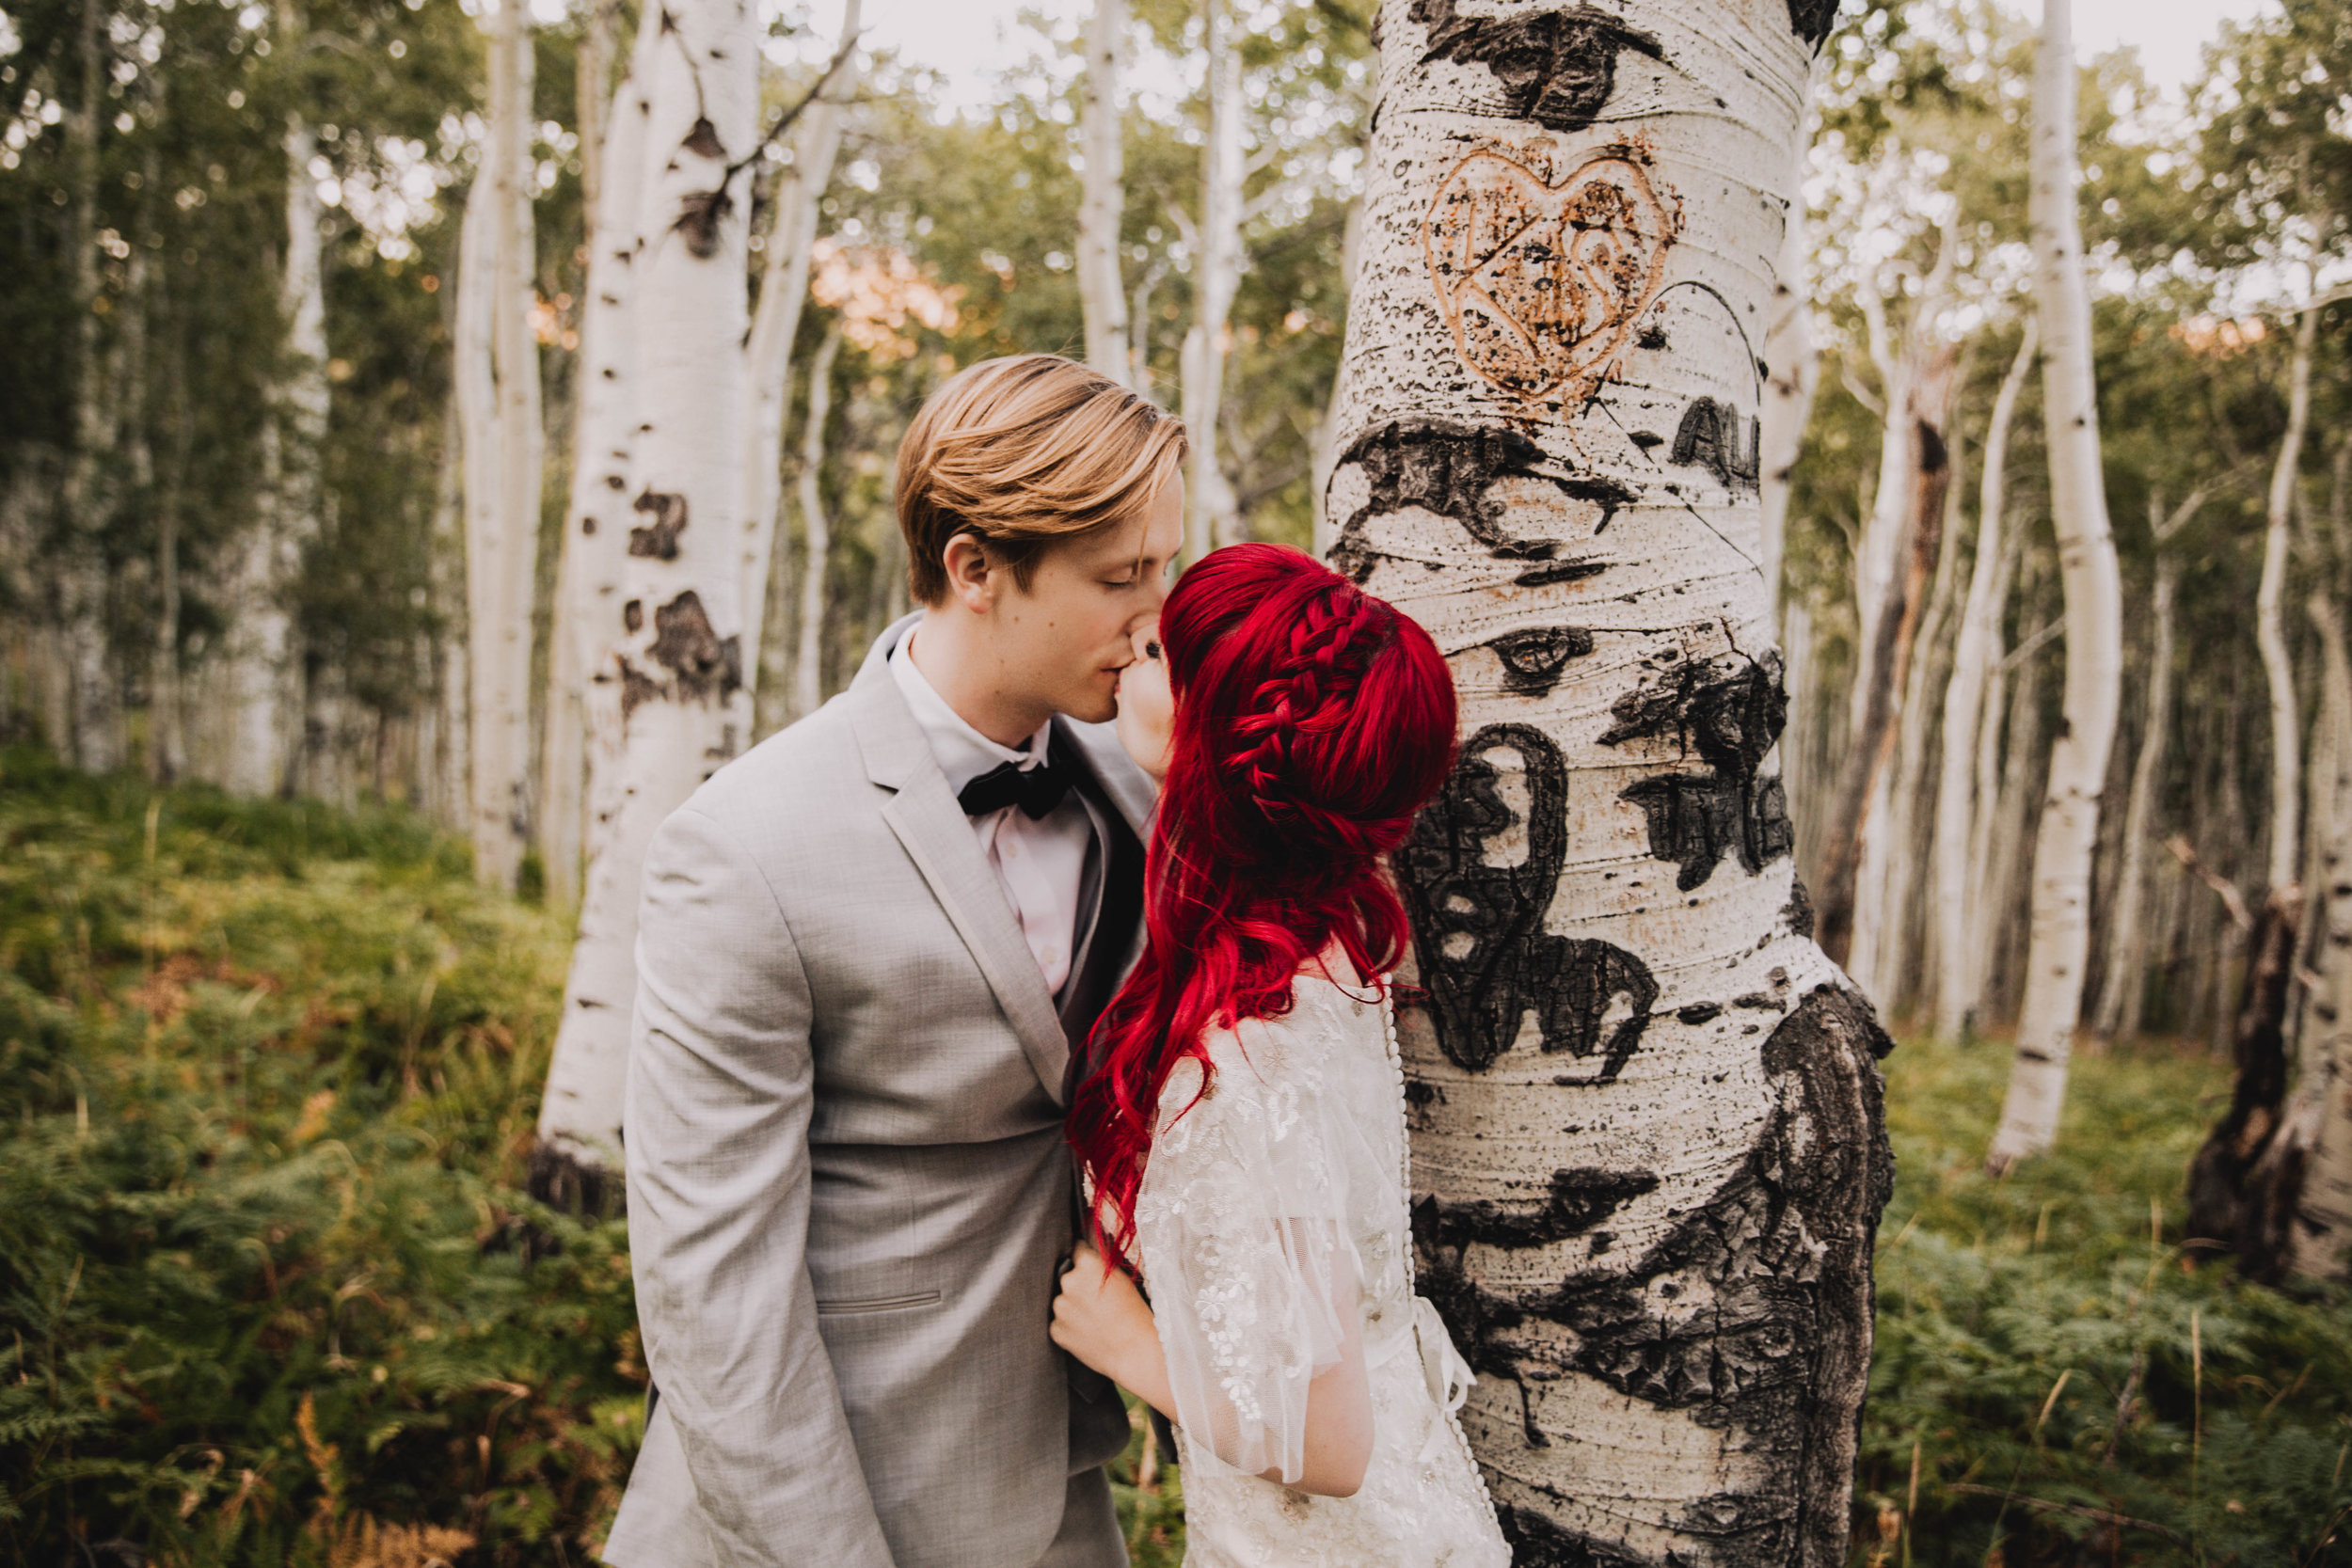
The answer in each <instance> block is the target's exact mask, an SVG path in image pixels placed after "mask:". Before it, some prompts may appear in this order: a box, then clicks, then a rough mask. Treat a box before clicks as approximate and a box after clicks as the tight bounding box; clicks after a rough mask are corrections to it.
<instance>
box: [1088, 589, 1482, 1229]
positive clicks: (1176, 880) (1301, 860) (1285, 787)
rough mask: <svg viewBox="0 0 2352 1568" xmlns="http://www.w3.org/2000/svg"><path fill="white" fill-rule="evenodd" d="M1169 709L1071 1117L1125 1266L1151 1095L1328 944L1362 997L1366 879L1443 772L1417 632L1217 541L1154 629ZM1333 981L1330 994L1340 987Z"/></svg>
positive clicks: (1394, 942)
mask: <svg viewBox="0 0 2352 1568" xmlns="http://www.w3.org/2000/svg"><path fill="white" fill-rule="evenodd" d="M1160 641H1161V644H1162V646H1163V647H1164V648H1165V649H1166V651H1167V657H1168V681H1169V685H1170V688H1171V689H1172V690H1173V691H1174V693H1175V696H1176V721H1175V732H1174V736H1173V741H1172V745H1171V748H1170V751H1169V756H1168V782H1167V784H1166V786H1165V787H1164V788H1163V790H1162V791H1161V795H1160V809H1159V815H1158V816H1157V817H1156V818H1155V819H1154V823H1153V828H1152V843H1151V847H1150V850H1149V855H1148V858H1147V862H1146V870H1145V878H1146V892H1145V904H1144V924H1145V928H1146V932H1147V936H1148V939H1149V940H1148V941H1147V942H1146V944H1145V947H1144V953H1143V957H1142V958H1141V960H1140V961H1139V962H1137V964H1136V970H1135V973H1134V974H1132V975H1130V976H1129V977H1128V980H1127V983H1126V985H1125V986H1124V987H1123V988H1122V989H1121V990H1120V993H1119V995H1118V996H1117V997H1116V998H1115V999H1114V1000H1113V1001H1112V1003H1111V1005H1110V1006H1109V1007H1108V1008H1107V1009H1106V1010H1105V1011H1104V1015H1103V1019H1102V1022H1100V1023H1098V1024H1097V1025H1096V1027H1095V1031H1094V1037H1093V1039H1092V1041H1091V1042H1090V1044H1091V1050H1092V1053H1093V1058H1094V1060H1093V1070H1092V1071H1091V1072H1090V1073H1089V1075H1088V1076H1087V1078H1086V1079H1085V1081H1084V1082H1083V1083H1082V1084H1081V1085H1080V1086H1079V1089H1078V1092H1077V1095H1076V1096H1075V1098H1074V1099H1073V1101H1072V1104H1071V1109H1070V1120H1069V1136H1070V1142H1071V1147H1072V1148H1073V1149H1074V1150H1075V1151H1076V1153H1077V1156H1078V1159H1079V1162H1080V1164H1081V1165H1082V1166H1083V1168H1084V1169H1085V1170H1086V1172H1087V1173H1088V1175H1089V1178H1090V1179H1091V1180H1092V1182H1093V1187H1094V1193H1095V1202H1094V1204H1093V1210H1092V1215H1093V1228H1094V1232H1095V1238H1096V1240H1097V1242H1098V1243H1100V1244H1101V1245H1102V1247H1103V1251H1104V1255H1105V1256H1107V1257H1112V1258H1118V1259H1122V1260H1128V1259H1132V1256H1133V1252H1132V1249H1133V1243H1134V1238H1135V1198H1136V1189H1137V1188H1138V1187H1139V1186H1140V1185H1141V1183H1142V1180H1143V1167H1144V1163H1145V1161H1146V1160H1147V1159H1148V1158H1149V1156H1150V1153H1151V1145H1152V1128H1153V1124H1154V1122H1155V1120H1156V1119H1157V1114H1158V1107H1159V1097H1160V1088H1161V1085H1164V1084H1165V1083H1166V1082H1167V1080H1168V1070H1169V1069H1171V1068H1173V1067H1174V1066H1175V1064H1176V1063H1177V1062H1178V1061H1180V1060H1182V1059H1183V1058H1184V1057H1186V1056H1191V1057H1194V1058H1195V1059H1197V1060H1199V1061H1200V1065H1201V1069H1202V1071H1203V1074H1204V1077H1203V1080H1202V1085H1203V1092H1205V1091H1206V1086H1207V1078H1206V1076H1205V1074H1207V1073H1208V1072H1209V1071H1210V1070H1211V1069H1210V1064H1209V1061H1208V1057H1207V1047H1206V1041H1205V1037H1206V1034H1207V1032H1208V1031H1209V1030H1211V1029H1214V1028H1220V1027H1230V1026H1231V1025H1232V1024H1234V1023H1236V1022H1240V1021H1241V1020H1243V1019H1249V1018H1275V1017H1279V1016H1280V1015H1281V1014H1282V1013H1284V1012H1287V1011H1288V1010H1289V1008H1290V1005H1291V988H1292V981H1293V977H1294V976H1295V975H1296V974H1297V973H1298V971H1299V968H1300V966H1301V965H1302V964H1304V963H1306V962H1307V961H1309V960H1310V959H1311V958H1314V957H1315V956H1316V955H1317V954H1319V953H1321V952H1323V951H1324V949H1325V948H1327V946H1329V945H1330V944H1331V943H1332V942H1338V943H1339V945H1340V947H1341V949H1342V950H1343V952H1345V954H1346V955H1347V958H1348V961H1349V963H1351V964H1352V965H1353V966H1354V968H1355V970H1356V974H1355V976H1354V977H1355V978H1356V979H1357V980H1359V981H1360V982H1363V983H1365V984H1377V983H1378V982H1379V980H1380V978H1381V976H1383V975H1385V974H1387V973H1388V971H1389V969H1390V968H1391V967H1392V966H1393V965H1394V964H1395V962H1396V961H1397V959H1398V958H1400V957H1402V956H1403V953H1404V948H1405V939H1406V925H1405V911H1404V907H1403V906H1402V905H1401V904H1400V903H1399V902H1398V900H1397V896H1396V893H1395V890H1394V889H1393V888H1392V887H1391V885H1390V882H1389V879H1388V878H1387V876H1386V875H1385V874H1384V872H1383V870H1382V864H1383V862H1384V860H1385V859H1386V857H1387V856H1389V855H1390V854H1391V853H1392V852H1394V850H1395V849H1396V848H1397V847H1398V846H1399V845H1401V844H1403V843H1404V841H1405V836H1406V833H1407V832H1409V831H1410V830H1411V827H1412V819H1413V814H1414V813H1415V812H1417V811H1419V810H1420V809H1421V806H1422V802H1423V801H1425V800H1428V799H1429V798H1430V796H1432V795H1434V794H1435V793H1437V790H1438V786H1439V785H1440V784H1443V783H1444V781H1445V776H1446V773H1447V771H1448V770H1449V769H1450V768H1452V766H1453V756H1454V682H1453V679H1452V677H1451V676H1450V675H1449V674H1448V673H1447V671H1446V667H1445V660H1444V658H1443V657H1441V656H1440V655H1439V654H1438V650H1437V647H1436V645H1435V644H1434V643H1432V642H1431V641H1429V636H1428V634H1427V633H1426V632H1424V631H1422V629H1421V627H1420V626H1416V625H1414V623H1413V622H1412V621H1410V620H1408V619H1407V618H1406V617H1405V616H1404V615H1402V614H1400V613H1399V612H1398V611H1397V610H1395V609H1393V608H1392V607H1391V606H1390V605H1388V604H1385V603H1383V602H1382V601H1381V600H1379V599H1375V598H1374V597H1372V596H1371V595H1370V594H1365V593H1364V592H1362V591H1361V590H1360V589H1359V588H1357V587H1356V586H1355V585H1354V584H1353V583H1351V582H1349V581H1348V580H1347V579H1346V578H1343V577H1341V576H1339V575H1338V574H1337V573H1335V572H1331V571H1329V570H1327V569H1326V568H1325V567H1323V566H1321V565H1318V564H1317V563H1316V562H1314V561H1312V560H1311V559H1310V558H1309V557H1307V556H1305V555H1302V554H1301V553H1299V552H1298V551H1296V550H1293V549H1286V548H1283V547H1281V546H1275V545H1235V546H1230V547H1228V548H1226V549H1221V550H1217V551H1216V552H1214V553H1212V554H1210V555H1209V556H1207V557H1205V558H1203V559H1202V560H1201V561H1200V562H1199V563H1198V564H1197V565H1195V566H1194V567H1193V568H1192V569H1191V570H1190V571H1188V572H1186V573H1185V574H1184V578H1182V580H1180V581H1179V582H1178V583H1177V584H1176V587H1175V589H1174V591H1173V592H1171V593H1170V594H1168V603H1167V605H1166V606H1165V608H1163V610H1161V612H1160ZM1342 978H1346V977H1345V976H1342Z"/></svg>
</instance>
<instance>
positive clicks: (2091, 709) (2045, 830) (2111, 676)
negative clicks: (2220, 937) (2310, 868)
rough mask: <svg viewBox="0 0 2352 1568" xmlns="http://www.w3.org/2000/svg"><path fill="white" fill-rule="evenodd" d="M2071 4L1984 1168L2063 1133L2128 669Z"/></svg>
mask: <svg viewBox="0 0 2352 1568" xmlns="http://www.w3.org/2000/svg"><path fill="white" fill-rule="evenodd" d="M2073 10H2074V0H2043V3H2042V48H2041V52H2040V54H2039V55H2038V56H2037V58H2036V61H2035V65H2034V105H2033V163H2034V167H2033V198H2032V225H2033V241H2034V251H2035V262H2036V277H2035V293H2036V296H2037V297H2036V304H2037V306H2038V307H2039V309H2040V311H2041V315H2042V324H2043V327H2044V329H2045V330H2046V331H2047V332H2048V334H2049V352H2048V354H2047V355H2046V356H2044V357H2043V359H2042V403H2043V419H2044V428H2045V430H2046V432H2047V435H2046V440H2047V444H2048V448H2049V464H2050V512H2051V518H2052V521H2053V522H2054V523H2055V525H2056V527H2057V531H2058V573H2059V580H2060V583H2061V585H2062V586H2063V588H2064V591H2065V595H2066V695H2065V719H2064V721H2063V722H2062V723H2061V724H2060V725H2059V727H2058V739H2057V741H2056V743H2055V744H2054V745H2053V747H2052V749H2051V752H2050V781H2049V784H2048V792H2047V795H2046V798H2045V799H2044V801H2043V804H2042V824H2041V829H2040V832H2038V834H2037V835H2036V839H2035V844H2034V867H2033V915H2032V926H2031V931H2032V935H2031V938H2030V941H2029V942H2028V945H2027V950H2026V994H2025V1000H2024V1001H2023V1002H2022V1003H2021V1004H2020V1005H2019V1008H2018V1018H2017V1055H2016V1061H2015V1062H2014V1064H2013V1065H2012V1066H2011V1068H2010V1083H2009V1094H2008V1097H2007V1098H2006V1100H2005V1101H2003V1103H2002V1107H2001V1123H2000V1126H1999V1127H1998V1128H1997V1129H1995V1131H1994V1134H1993V1145H1992V1148H1990V1150H1988V1151H1987V1153H1986V1156H1985V1162H1986V1164H1987V1165H1988V1167H1990V1168H1992V1169H1994V1170H1996V1171H1997V1170H2006V1169H2007V1168H2008V1167H2009V1166H2010V1165H2011V1164H2015V1163H2016V1162H2017V1161H2019V1160H2021V1159H2024V1158H2026V1157H2027V1156H2030V1155H2034V1154H2039V1153H2042V1152H2043V1151H2044V1150H2046V1149H2048V1148H2050V1147H2051V1146H2052V1145H2053V1144H2054V1143H2055V1142H2056V1141H2057V1139H2058V1112H2059V1110H2060V1108H2061V1107H2062V1106H2063V1104H2064V1103H2065V1100H2066V1065H2067V1056H2068V1053H2069V1052H2070V1050H2071V1049H2072V1047H2073V1045H2074V1029H2075V1025H2076V1023H2077V1022H2078V1021H2079V1020H2080V1018H2081V1016H2082V993H2083V970H2084V964H2085V960H2086V958H2088V957H2089V955H2090V869H2091V855H2092V851H2093V849H2094V848H2095V847H2096V846H2097V844H2098V841H2099V803H2100V793H2101V791H2103V790H2104V789H2105V788H2106V774H2107V752H2108V749H2109V748H2110V747H2111V746H2112V745H2113V744H2114V741H2115V720H2116V708H2117V704H2118V701H2119V697H2120V692H2121V688H2122V675H2123V619H2122V581H2121V578H2120V575H2119V573H2118V571H2117V567H2116V560H2115V536H2114V533H2113V531H2111V530H2110V529H2109V528H2108V526H2107V502H2106V486H2105V478H2104V475H2103V473H2102V471H2101V467H2100V459H2099V404H2098V388H2097V386H2096V385H2095V383H2094V382H2093V379H2092V374H2091V362H2090V353H2091V341H2090V284H2089V279H2088V271H2087V268H2086V266H2085V264H2084V261H2083V247H2082V233H2081V229H2080V226H2079V224H2078V222H2077V220H2076V216H2075V212H2074V202H2075V187H2076V183H2077V181H2078V180H2079V178H2080V171H2079V170H2078V169H2077V168H2076V166H2075V158H2074V88H2075V82H2074V32H2073V28H2074V20H2073Z"/></svg>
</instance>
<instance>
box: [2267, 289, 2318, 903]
mask: <svg viewBox="0 0 2352 1568" xmlns="http://www.w3.org/2000/svg"><path fill="white" fill-rule="evenodd" d="M2318 333H2319V309H2318V307H2317V306H2315V305H2314V306H2312V307H2308V308H2306V309H2304V310H2303V312H2302V314H2301V316H2300V317H2299V318H2298V319H2297V320H2296V326H2295V351H2294V354H2293V355H2292V356H2291V357H2290V359H2289V361H2288V372H2287V428H2286V434H2285V436H2283V437H2281V438H2280V442H2279V457H2278V461H2277V462H2276V463H2275V464H2274V465H2273V466H2272V467H2271V470H2270V493H2269V496H2268V504H2267V506H2266V508H2265V512H2266V518H2265V527H2264V530H2263V575H2262V584H2261V586H2260V587H2259V588H2258V589H2257V590H2256V592H2255V594H2254V646H2255V647H2256V648H2257V649H2258V650H2260V652H2261V654H2262V660H2263V676H2264V679H2265V682H2266V683H2267V684H2268V686H2269V689H2270V857H2269V869H2268V884H2267V885H2268V886H2269V888H2270V889H2271V890H2272V891H2273V892H2276V891H2278V890H2280V889H2284V888H2287V887H2290V886H2293V885H2295V884H2296V879H2297V878H2298V876H2299V874H2300V872H2301V870H2302V862H2303V843H2302V820H2301V811H2302V806H2303V752H2302V734H2303V713H2302V707H2301V705H2299V704H2298V703H2297V702H2296V696H2295V663H2294V659H2293V657H2292V656H2291V655H2290V654H2289V652H2288V650H2287V637H2286V615H2285V610H2284V606H2283V601H2284V598H2285V594H2286V578H2287V557H2288V555H2289V553H2290V552H2291V551H2292V549H2293V547H2294V534H2293V528H2294V518H2295V483H2296V473H2297V471H2298V470H2299V469H2300V467H2301V466H2302V460H2303V436H2304V433H2305V431H2306V430H2308V429H2309V428H2310V425H2311V413H2312V348H2313V346H2314V344H2315V343H2316V341H2317V338H2318Z"/></svg>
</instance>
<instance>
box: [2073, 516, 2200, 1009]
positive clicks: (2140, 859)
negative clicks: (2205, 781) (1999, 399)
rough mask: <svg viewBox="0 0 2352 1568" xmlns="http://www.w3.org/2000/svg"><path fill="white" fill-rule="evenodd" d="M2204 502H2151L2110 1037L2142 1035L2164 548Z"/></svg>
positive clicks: (2166, 623)
mask: <svg viewBox="0 0 2352 1568" xmlns="http://www.w3.org/2000/svg"><path fill="white" fill-rule="evenodd" d="M2204 499H2205V498H2204V492H2203V491H2202V490H2200V491H2197V492H2195V493H2194V494H2192V495H2191V496H2190V497H2189V498H2188V499H2187V500H2186V501H2185V502H2183V503H2182V505H2181V506H2180V508H2179V509H2178V510H2176V511H2175V512H2173V513H2172V514H2171V515H2170V517H2169V519H2168V518H2167V516H2166V515H2165V513H2164V507H2163V503H2162V502H2161V501H2160V500H2158V499H2156V498H2154V497H2151V498H2150V499H2149V502H2148V531H2149V535H2150V537H2151V538H2152V539H2153V541H2154V542H2155V552H2156V581H2155V589H2154V593H2153V595H2152V600H2151V605H2150V615H2151V617H2152V619H2153V623H2154V624H2153V628H2152V630H2151V633H2150V639H2149V648H2148V705H2147V718H2146V720H2145V721H2144V722H2143V723H2142V725H2141V729H2140V736H2139V752H2138V754H2137V755H2136V756H2135V757H2133V759H2132V783H2131V789H2130V792H2129V793H2128V794H2127V795H2126V796H2125V797H2124V804H2123V833H2122V843H2121V844H2120V845H2119V846H2118V853H2119V854H2120V855H2121V857H2122V865H2121V868H2120V869H2119V870H2118V872H2117V873H2116V879H2115V909H2114V912H2113V913H2112V914H2111V915H2110V916H2109V917H2108V924H2107V953H2106V962H2105V963H2104V964H2103V965H2102V966H2101V977H2100V983H2099V1005H2098V1006H2097V1007H2096V1008H2095V1009H2094V1010H2093V1011H2092V1013H2091V1020H2092V1022H2091V1028H2092V1031H2093V1032H2094V1033H2095V1034H2097V1035H2099V1036H2100V1037H2102V1038H2105V1039H2117V1038H2121V1037H2126V1036H2130V1035H2137V1033H2139V1018H2140V998H2141V996H2142V994H2143V992H2144V991H2145V990H2146V989H2147V987H2146V980H2147V969H2148V955H2147V952H2146V950H2145V949H2146V942H2144V940H2143V938H2142V936H2141V932H2142V930H2143V929H2144V928H2145V924H2144V920H2145V915H2146V912H2147V911H2146V904H2147V888H2148V844H2149V841H2150V840H2151V839H2152V838H2153V836H2154V834H2155V815H2156V788H2157V785H2158V784H2161V783H2162V782H2163V779H2164V760H2165V753H2166V752H2167V751H2168V750H2169V743H2170V741H2171V738H2172V628H2173V620H2174V615H2173V605H2174V600H2175V597H2176V596H2177V594H2179V591H2180V585H2181V560H2180V557H2179V555H2178V554H2177V553H2175V552H2173V551H2170V550H2168V549H2166V548H2165V546H2166V544H2167V543H2168V542H2169V540H2170V539H2171V537H2172V535H2173V534H2175V533H2177V532H2178V531H2180V529H2181V527H2182V526H2183V525H2184V524H2185V523H2186V522H2187V521H2188V519H2189V518H2190V517H2192V516H2194V515H2196V512H2197V509H2198V508H2199V507H2200V506H2201V505H2202V504H2203V503H2204Z"/></svg>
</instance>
